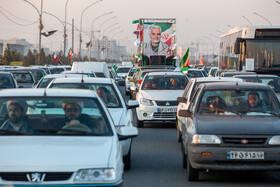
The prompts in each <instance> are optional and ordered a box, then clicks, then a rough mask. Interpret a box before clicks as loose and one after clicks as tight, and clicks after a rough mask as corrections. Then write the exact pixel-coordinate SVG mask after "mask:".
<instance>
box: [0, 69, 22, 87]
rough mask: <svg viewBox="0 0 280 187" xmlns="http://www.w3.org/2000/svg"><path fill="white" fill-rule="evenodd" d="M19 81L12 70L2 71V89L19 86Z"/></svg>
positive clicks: (0, 80)
mask: <svg viewBox="0 0 280 187" xmlns="http://www.w3.org/2000/svg"><path fill="white" fill-rule="evenodd" d="M17 87H18V85H17V81H16V80H15V78H14V77H13V75H12V73H10V72H0V89H5V88H17Z"/></svg>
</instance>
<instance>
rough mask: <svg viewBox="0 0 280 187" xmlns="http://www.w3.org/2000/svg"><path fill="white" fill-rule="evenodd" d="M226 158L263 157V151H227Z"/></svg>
mask: <svg viewBox="0 0 280 187" xmlns="http://www.w3.org/2000/svg"><path fill="white" fill-rule="evenodd" d="M227 159H264V152H262V151H259V152H254V151H251V152H249V151H228V152H227Z"/></svg>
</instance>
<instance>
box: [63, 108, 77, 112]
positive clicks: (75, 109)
mask: <svg viewBox="0 0 280 187" xmlns="http://www.w3.org/2000/svg"><path fill="white" fill-rule="evenodd" d="M65 111H66V112H72V111H73V112H79V109H78V108H66V109H65Z"/></svg>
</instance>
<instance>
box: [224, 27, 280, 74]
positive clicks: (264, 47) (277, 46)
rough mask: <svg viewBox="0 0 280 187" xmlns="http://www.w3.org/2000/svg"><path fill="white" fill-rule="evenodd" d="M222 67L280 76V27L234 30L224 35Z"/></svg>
mask: <svg viewBox="0 0 280 187" xmlns="http://www.w3.org/2000/svg"><path fill="white" fill-rule="evenodd" d="M219 66H220V67H221V68H222V69H236V70H238V71H242V70H243V71H255V72H257V73H270V74H277V75H280V26H250V27H245V28H234V29H232V30H230V31H229V32H228V33H227V34H224V35H222V36H221V43H220V56H219Z"/></svg>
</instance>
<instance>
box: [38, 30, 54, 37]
mask: <svg viewBox="0 0 280 187" xmlns="http://www.w3.org/2000/svg"><path fill="white" fill-rule="evenodd" d="M56 31H57V30H53V31H48V32H42V33H41V34H42V35H43V36H45V37H49V36H50V35H52V34H54V33H55V32H56Z"/></svg>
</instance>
